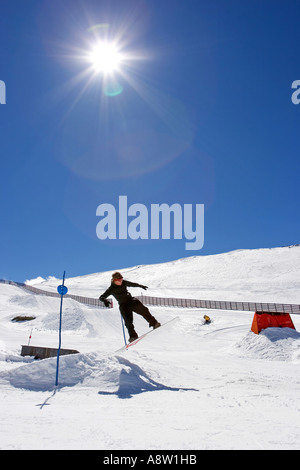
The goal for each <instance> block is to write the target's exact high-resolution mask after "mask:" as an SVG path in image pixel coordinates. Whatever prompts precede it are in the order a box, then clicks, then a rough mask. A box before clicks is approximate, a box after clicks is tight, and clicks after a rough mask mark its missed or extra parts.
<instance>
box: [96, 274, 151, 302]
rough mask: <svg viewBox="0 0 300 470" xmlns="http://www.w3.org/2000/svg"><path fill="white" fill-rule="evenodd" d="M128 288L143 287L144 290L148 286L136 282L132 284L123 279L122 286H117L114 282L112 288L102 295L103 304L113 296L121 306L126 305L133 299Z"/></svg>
mask: <svg viewBox="0 0 300 470" xmlns="http://www.w3.org/2000/svg"><path fill="white" fill-rule="evenodd" d="M127 287H141V288H142V289H147V287H146V286H142V285H141V284H137V283H136V282H130V281H126V280H125V279H123V282H122V284H121V286H117V285H116V284H115V283H114V282H113V281H112V283H111V285H110V287H109V288H108V289H107V290H106V291H105V292H104V294H102V295H100V297H99V299H100V300H101V301H102V302H103V301H104V300H105V299H107V297H109V296H110V295H113V296H114V297H115V299H116V300H117V301H118V302H119V304H120V305H121V304H125V303H126V302H128V301H129V300H131V299H132V295H131V294H130V293H129V292H128V290H127Z"/></svg>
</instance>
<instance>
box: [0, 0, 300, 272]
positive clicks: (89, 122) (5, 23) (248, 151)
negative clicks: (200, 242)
mask: <svg viewBox="0 0 300 470" xmlns="http://www.w3.org/2000/svg"><path fill="white" fill-rule="evenodd" d="M299 16H300V3H299V1H296V0H295V1H294V0H286V1H283V0H263V1H261V0H260V1H257V0H251V1H250V0H236V1H233V0H228V1H224V0H196V1H194V0H184V1H183V0H180V1H179V0H176V1H175V0H159V1H158V0H113V1H112V0H111V1H101V0H97V1H95V0H94V1H89V0H85V1H83V0H81V1H80V0H27V1H26V2H25V1H24V0H9V1H5V0H2V1H1V3H0V80H2V81H4V82H5V85H6V104H5V105H0V151H1V173H0V182H1V184H0V191H1V203H0V204H1V206H0V207H1V231H0V237H1V238H0V242H1V243H0V253H1V254H0V259H1V263H0V277H1V278H7V279H13V280H17V281H24V280H25V279H30V278H34V277H37V276H42V277H46V276H49V275H55V276H57V277H60V276H61V275H62V272H63V271H64V270H66V272H67V277H68V276H70V277H71V276H77V275H82V274H88V273H93V272H98V271H105V270H114V269H117V268H119V269H121V268H122V267H127V266H133V265H138V264H148V263H159V262H164V261H169V260H174V259H178V258H181V257H185V256H194V255H208V254H214V253H221V252H225V251H230V250H235V249H244V248H262V247H270V248H271V247H275V246H283V245H290V244H295V243H299V235H300V217H299V202H300V201H299V169H300V163H299V123H300V105H298V106H297V105H295V104H293V103H292V101H291V96H292V92H293V90H292V89H291V85H292V82H293V81H294V80H300V69H299V60H298V50H299V46H300V33H299V25H298V20H299ZM101 24H102V25H103V24H108V25H109V27H106V33H105V34H108V35H109V37H110V38H116V37H117V38H119V39H120V42H122V44H123V46H122V47H124V50H125V52H128V53H130V54H131V55H132V56H134V57H136V60H133V59H132V61H131V63H130V64H129V65H128V66H127V68H126V67H125V70H123V73H119V74H118V75H117V76H116V79H117V81H118V85H119V86H121V88H122V92H121V93H119V94H118V95H117V96H106V95H105V93H104V84H103V80H102V78H101V76H97V77H94V79H92V78H91V74H90V75H89V74H88V66H87V64H86V62H85V61H84V60H83V59H82V56H83V53H84V51H88V50H89V48H90V47H91V45H92V44H93V42H95V40H96V39H97V37H98V36H99V35H101V34H103V27H102V29H101V27H99V26H98V27H95V25H101ZM121 88H120V89H121ZM120 195H126V196H127V197H128V203H129V205H131V204H134V203H141V204H144V205H145V206H146V207H147V208H149V211H150V207H151V204H162V203H167V204H169V205H171V204H173V203H179V204H181V205H182V206H183V205H184V204H193V205H195V204H204V205H205V216H204V217H205V242H204V246H203V248H202V249H201V250H200V251H197V252H195V251H186V250H185V241H184V240H174V239H172V238H171V239H170V240H151V239H149V240H136V241H134V240H130V239H128V240H118V239H117V240H105V241H101V240H99V239H98V238H97V236H96V225H97V223H98V218H97V217H96V208H97V206H98V205H99V204H102V203H110V204H113V205H115V206H116V207H117V202H118V197H119V196H120Z"/></svg>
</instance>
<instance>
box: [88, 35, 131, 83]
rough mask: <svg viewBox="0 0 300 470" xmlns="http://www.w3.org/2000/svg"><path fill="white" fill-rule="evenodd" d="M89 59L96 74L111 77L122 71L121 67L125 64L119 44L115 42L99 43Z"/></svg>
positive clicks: (94, 47) (92, 50) (93, 48)
mask: <svg viewBox="0 0 300 470" xmlns="http://www.w3.org/2000/svg"><path fill="white" fill-rule="evenodd" d="M88 59H89V61H90V63H91V66H92V68H93V69H94V71H95V72H101V73H102V74H104V75H109V74H113V73H114V72H117V71H119V70H120V66H121V64H122V62H123V55H122V54H121V52H120V50H119V48H118V46H117V44H115V43H113V42H107V41H99V42H98V43H97V44H95V45H94V46H93V47H92V49H91V52H90V53H89V56H88Z"/></svg>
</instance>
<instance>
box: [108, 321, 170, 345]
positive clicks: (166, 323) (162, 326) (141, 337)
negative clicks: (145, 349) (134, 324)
mask: <svg viewBox="0 0 300 470" xmlns="http://www.w3.org/2000/svg"><path fill="white" fill-rule="evenodd" d="M178 319H179V317H174V318H171V320H168V321H166V322H165V323H162V324H161V325H160V326H159V327H158V328H156V329H155V330H151V331H147V333H144V334H143V335H141V336H139V337H138V338H137V339H135V340H134V341H132V342H131V343H127V344H126V345H125V346H123V347H122V348H120V349H118V350H117V351H116V353H119V352H122V351H126V350H127V349H129V348H131V347H132V346H135V345H136V344H137V343H139V342H140V341H141V340H142V339H143V338H145V337H146V336H147V335H150V334H151V333H155V332H157V331H159V330H161V328H164V326H166V325H169V324H170V323H172V322H173V321H175V320H178Z"/></svg>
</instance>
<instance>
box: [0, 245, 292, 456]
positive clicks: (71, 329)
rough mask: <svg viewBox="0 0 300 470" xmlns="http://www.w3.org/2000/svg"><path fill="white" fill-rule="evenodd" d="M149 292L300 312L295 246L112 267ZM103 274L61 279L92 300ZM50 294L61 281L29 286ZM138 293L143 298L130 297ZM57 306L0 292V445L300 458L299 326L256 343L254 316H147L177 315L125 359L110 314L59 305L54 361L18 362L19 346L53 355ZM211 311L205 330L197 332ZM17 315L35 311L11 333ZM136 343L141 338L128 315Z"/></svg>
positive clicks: (18, 292)
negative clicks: (295, 306)
mask: <svg viewBox="0 0 300 470" xmlns="http://www.w3.org/2000/svg"><path fill="white" fill-rule="evenodd" d="M116 269H119V270H121V271H122V273H123V274H124V276H125V277H126V278H128V279H130V280H132V281H136V282H141V283H142V284H146V285H148V286H149V291H148V292H149V295H159V296H168V297H170V296H172V295H174V296H176V297H189V298H206V299H211V300H215V299H216V300H245V301H265V302H284V303H299V287H300V286H299V280H300V276H299V274H300V247H298V246H295V247H291V248H289V247H284V248H275V249H262V250H244V251H243V250H241V251H235V252H231V253H225V254H222V255H215V256H207V257H202V256H200V257H192V258H186V259H182V260H177V261H174V262H171V263H165V264H160V265H149V266H140V267H132V268H126V269H123V270H122V269H121V268H120V267H116ZM110 275H111V272H109V273H97V274H91V275H87V276H81V277H77V278H73V279H67V280H66V285H67V286H68V288H69V292H70V293H73V294H79V295H88V296H91V297H92V296H94V297H98V296H99V294H100V293H102V292H103V290H104V289H105V288H106V287H107V286H108V284H109V279H110ZM30 282H31V283H36V285H37V287H41V288H43V289H46V290H54V289H56V287H57V285H58V284H60V280H55V279H53V278H50V279H49V280H47V281H43V280H41V279H39V280H38V281H30ZM130 290H131V292H132V293H133V294H134V293H135V294H140V291H139V289H134V288H133V289H130ZM59 303H60V301H59V299H58V298H51V297H45V296H37V295H34V294H32V293H30V292H27V291H25V290H23V289H20V288H17V287H14V286H11V285H5V284H3V285H2V284H0V326H1V330H0V331H1V333H0V390H1V397H2V399H1V405H0V407H1V427H0V448H1V449H111V450H114V449H124V450H125V449H126V450H128V449H150V450H154V449H155V450H159V449H173V450H174V449H185V450H188V449H191V450H192V449H299V447H300V445H299V444H300V419H299V417H300V416H299V405H300V387H299V385H300V372H299V364H300V333H299V332H298V331H300V316H296V315H293V317H292V318H293V321H294V324H295V327H296V330H298V331H296V330H292V329H288V328H286V329H278V328H272V329H267V330H265V331H263V332H262V333H261V334H260V335H254V334H253V333H252V332H251V331H250V327H251V322H252V318H253V312H230V311H220V310H218V311H213V310H199V309H198V310H197V309H195V310H193V309H172V308H165V307H153V308H151V311H152V313H153V314H154V315H155V317H156V318H157V319H158V320H160V321H161V322H165V321H167V320H169V319H171V318H173V317H175V316H179V319H178V320H177V321H176V322H172V323H171V325H170V326H168V327H166V328H165V329H163V328H162V329H158V330H156V331H155V332H153V334H150V335H148V336H147V337H145V339H143V340H142V341H141V342H140V343H138V344H137V345H136V346H134V347H132V348H131V349H130V350H128V351H125V352H124V353H121V354H120V353H119V354H115V351H116V350H117V349H119V348H120V347H121V346H122V343H123V334H122V327H121V320H120V314H119V312H118V308H117V307H114V308H113V309H111V310H104V309H96V308H93V307H88V306H85V305H82V304H78V303H77V302H75V301H74V300H72V299H67V298H66V299H64V303H63V334H62V347H65V348H72V349H77V350H79V351H80V354H76V355H72V356H62V357H61V358H60V369H59V390H58V391H56V392H55V388H54V384H55V370H56V359H55V358H51V359H46V360H43V361H35V360H33V359H32V358H29V357H27V358H23V357H21V356H20V349H21V344H27V342H28V338H29V335H30V333H31V331H32V339H31V344H34V345H37V346H48V347H57V344H58V322H59ZM205 313H207V314H208V315H209V316H210V317H211V318H212V323H211V324H209V325H204V323H203V315H204V314H205ZM17 315H34V316H35V317H36V319H35V320H33V321H31V322H23V323H16V322H12V321H11V320H12V318H14V317H15V316H17ZM135 325H136V329H137V331H138V333H140V334H141V333H143V332H145V331H148V326H147V324H146V323H145V321H144V320H143V319H142V318H140V317H137V316H135Z"/></svg>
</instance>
